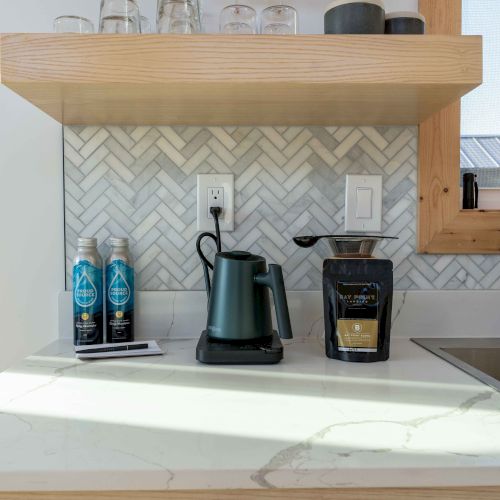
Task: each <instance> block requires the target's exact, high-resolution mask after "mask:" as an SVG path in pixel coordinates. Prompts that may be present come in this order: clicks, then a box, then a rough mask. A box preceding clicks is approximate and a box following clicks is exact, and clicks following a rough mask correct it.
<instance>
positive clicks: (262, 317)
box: [207, 252, 293, 342]
mask: <svg viewBox="0 0 500 500" xmlns="http://www.w3.org/2000/svg"><path fill="white" fill-rule="evenodd" d="M269 289H271V290H272V292H273V297H274V304H275V307H276V319H277V323H278V334H279V336H280V337H281V338H282V339H291V338H292V337H293V336H292V327H291V324H290V314H289V311H288V303H287V299H286V293H285V284H284V281H283V272H282V270H281V266H278V265H276V264H270V265H269V271H268V270H267V266H266V259H264V257H260V256H258V255H252V254H251V253H248V252H220V253H218V254H217V255H216V257H215V264H214V274H213V283H212V284H210V280H209V279H208V280H207V293H208V295H209V303H208V320H207V334H208V337H209V338H210V339H214V340H217V341H222V342H225V341H227V342H235V341H247V342H248V341H254V340H255V341H258V340H262V338H264V337H271V336H272V335H273V324H272V321H271V304H270V300H269Z"/></svg>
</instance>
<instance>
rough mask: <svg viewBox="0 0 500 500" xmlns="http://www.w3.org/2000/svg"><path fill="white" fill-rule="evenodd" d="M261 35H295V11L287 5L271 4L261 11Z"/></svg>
mask: <svg viewBox="0 0 500 500" xmlns="http://www.w3.org/2000/svg"><path fill="white" fill-rule="evenodd" d="M260 22H261V33H262V34H263V35H296V34H297V11H296V10H295V9H294V8H293V7H290V6H288V5H273V6H272V7H268V8H267V9H264V10H263V11H262V15H261V20H260Z"/></svg>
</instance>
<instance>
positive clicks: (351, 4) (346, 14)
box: [325, 0, 385, 35]
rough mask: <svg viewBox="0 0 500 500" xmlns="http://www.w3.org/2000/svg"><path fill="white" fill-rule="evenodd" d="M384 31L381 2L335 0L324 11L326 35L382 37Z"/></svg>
mask: <svg viewBox="0 0 500 500" xmlns="http://www.w3.org/2000/svg"><path fill="white" fill-rule="evenodd" d="M384 31H385V10H384V4H383V2H382V0H336V1H334V2H332V3H331V4H330V5H329V6H328V7H327V9H326V12H325V34H327V35H383V34H384Z"/></svg>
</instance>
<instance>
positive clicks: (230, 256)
mask: <svg viewBox="0 0 500 500" xmlns="http://www.w3.org/2000/svg"><path fill="white" fill-rule="evenodd" d="M217 257H220V258H222V259H227V260H238V261H244V262H261V261H264V262H265V259H264V257H261V256H260V255H253V254H251V253H249V252H238V251H234V252H221V253H218V254H217Z"/></svg>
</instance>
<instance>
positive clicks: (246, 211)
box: [65, 127, 500, 290]
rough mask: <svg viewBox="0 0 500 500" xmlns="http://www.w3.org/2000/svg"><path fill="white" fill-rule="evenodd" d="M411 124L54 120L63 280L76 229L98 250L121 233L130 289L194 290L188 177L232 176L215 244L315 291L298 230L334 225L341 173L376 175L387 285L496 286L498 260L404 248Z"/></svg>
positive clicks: (192, 197) (339, 211)
mask: <svg viewBox="0 0 500 500" xmlns="http://www.w3.org/2000/svg"><path fill="white" fill-rule="evenodd" d="M416 147H417V129H416V128H414V127H409V128H408V127H359V128H354V127H327V128H323V127H259V128H253V127H213V128H212V127H208V128H203V127H105V128H101V127H66V128H65V206H66V254H67V260H66V262H67V277H68V281H67V283H68V287H70V284H71V267H72V265H71V259H72V258H73V256H74V254H75V247H76V240H77V237H78V236H79V235H83V236H95V237H97V238H98V239H99V242H100V251H101V254H102V255H103V256H104V255H106V254H107V252H108V248H107V245H106V242H107V240H108V238H109V237H110V236H112V235H114V236H128V237H129V238H130V239H131V244H132V253H133V256H134V258H135V261H136V264H135V269H136V273H137V278H136V283H137V288H138V289H139V290H201V289H203V287H204V286H203V279H202V269H201V265H200V262H199V259H198V256H197V254H196V250H195V240H196V237H197V231H196V174H198V173H210V172H218V173H234V174H235V181H236V231H235V232H234V233H224V234H223V244H224V247H225V248H226V249H236V248H237V249H240V250H248V251H251V252H254V253H257V254H260V255H264V256H265V257H266V258H267V259H268V262H270V263H273V262H274V263H278V264H281V265H283V268H284V272H285V281H286V285H287V288H288V289H289V290H319V289H321V286H322V285H321V268H322V261H323V259H324V258H325V257H326V256H328V255H329V250H328V248H327V246H326V244H320V245H317V247H315V248H314V249H312V250H304V249H301V248H298V247H296V246H295V245H294V243H293V242H292V237H293V236H295V235H298V234H308V233H310V234H313V233H314V234H325V233H336V232H343V219H344V187H345V175H346V174H347V173H352V174H360V173H367V174H381V175H383V176H384V228H383V230H384V233H385V234H387V235H390V236H399V240H397V241H394V242H391V243H389V244H387V245H385V246H382V247H381V249H380V251H379V252H378V255H379V256H381V257H383V256H385V257H388V258H390V259H392V260H393V262H394V266H395V286H396V288H398V289H403V290H405V289H436V288H437V289H440V288H446V289H458V288H469V289H474V288H500V258H499V257H494V256H493V257H492V256H453V255H446V256H421V255H417V254H416V253H415V231H416V179H417V153H416Z"/></svg>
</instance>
